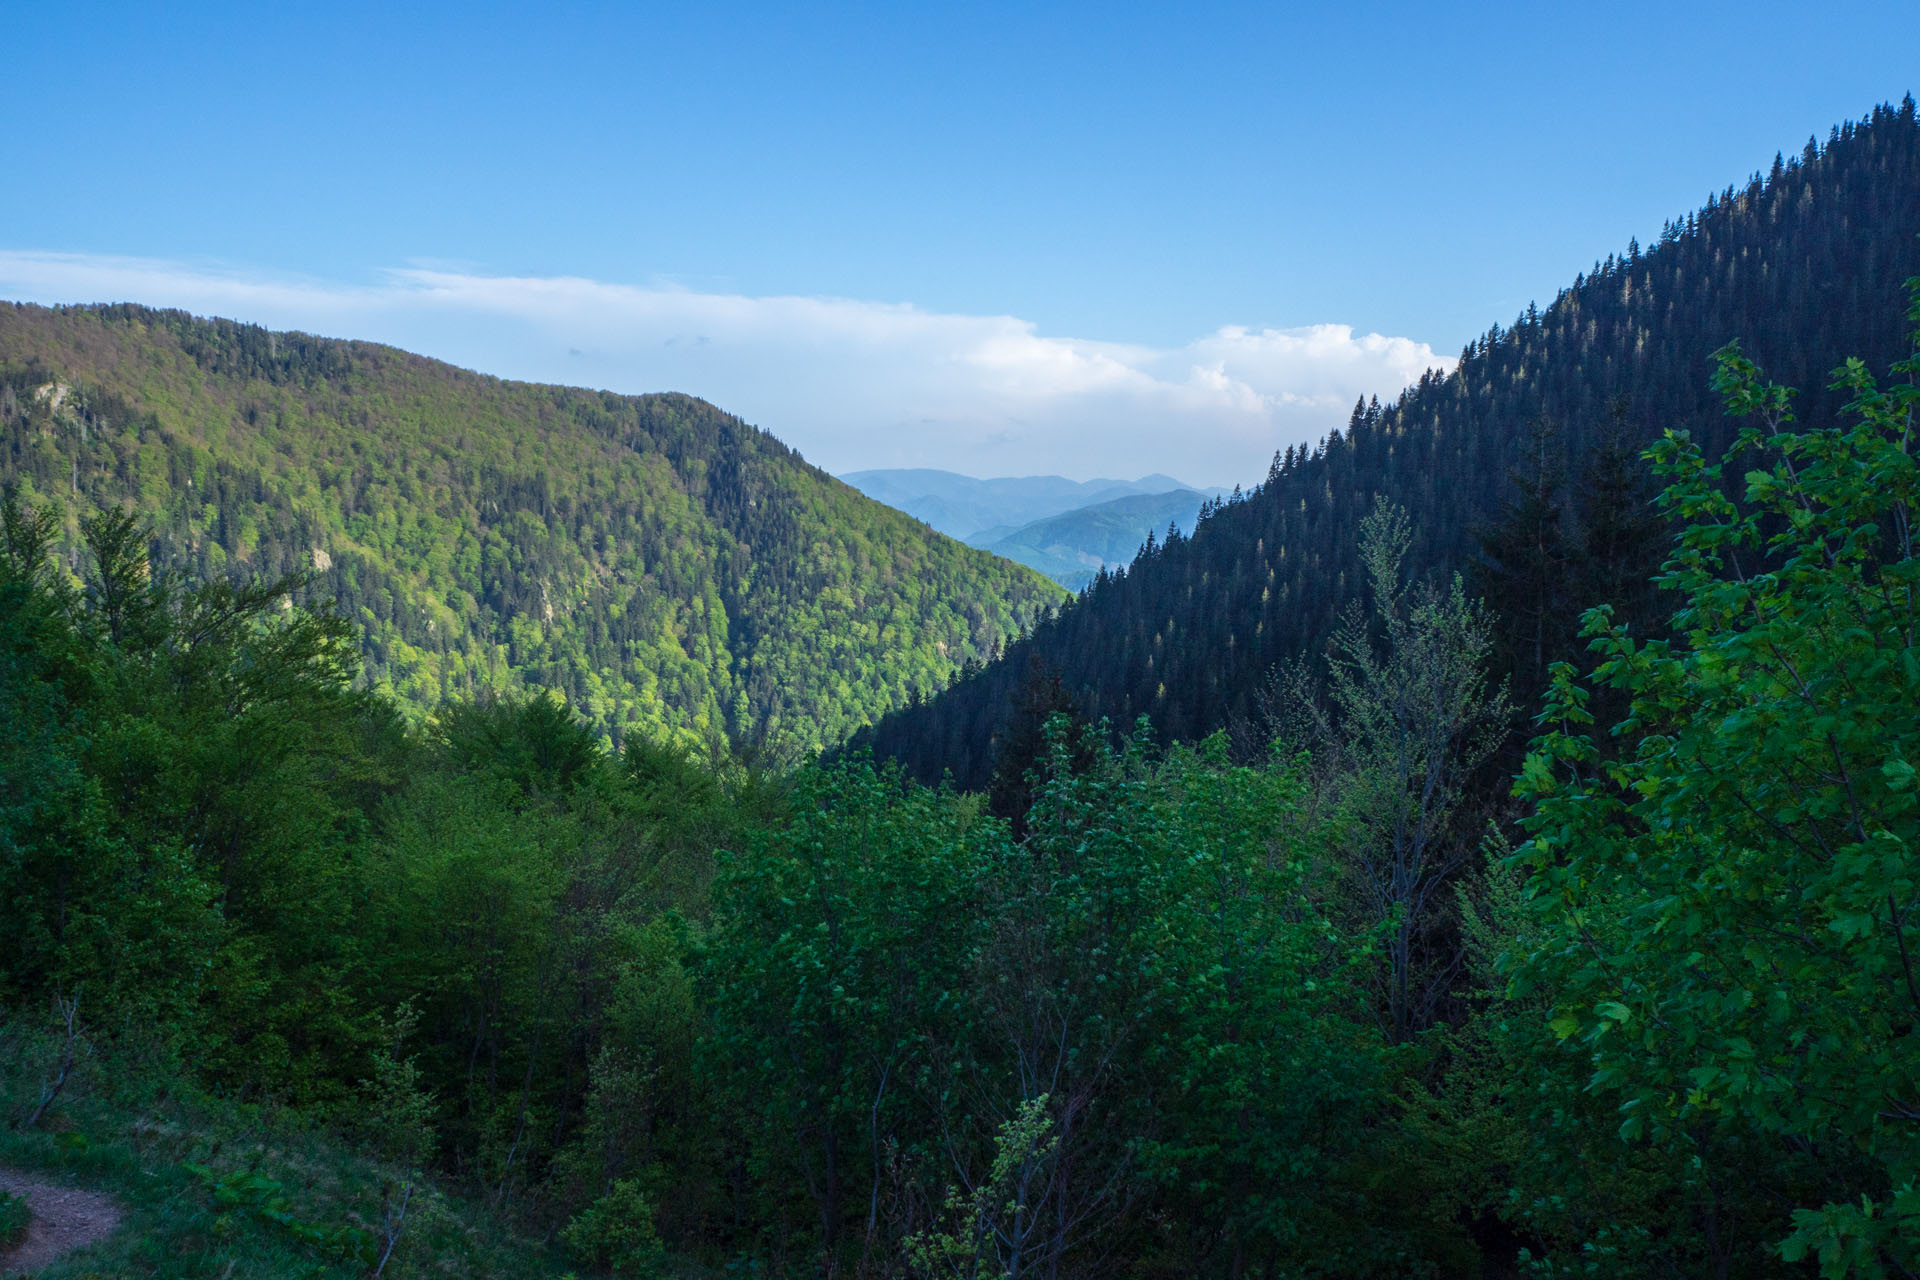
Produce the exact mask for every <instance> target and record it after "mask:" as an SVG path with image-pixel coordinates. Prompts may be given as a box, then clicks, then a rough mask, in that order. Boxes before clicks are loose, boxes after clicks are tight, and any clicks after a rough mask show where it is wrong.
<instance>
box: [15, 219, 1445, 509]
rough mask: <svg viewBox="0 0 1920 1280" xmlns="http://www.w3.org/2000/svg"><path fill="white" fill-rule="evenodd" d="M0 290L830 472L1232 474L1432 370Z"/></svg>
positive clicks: (546, 282)
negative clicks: (466, 372)
mask: <svg viewBox="0 0 1920 1280" xmlns="http://www.w3.org/2000/svg"><path fill="white" fill-rule="evenodd" d="M0 296H6V297H11V298H16V299H19V300H22V301H31V302H46V303H57V302H105V301H131V302H141V303H146V304H149V305H153V306H162V307H181V308H185V309H187V310H189V311H194V312H198V313H201V314H214V315H224V316H230V317H233V318H235V319H241V320H247V321H252V322H255V323H259V324H264V325H268V326H270V327H273V328H286V329H303V330H306V331H309V332H314V333H322V334H327V335H330V336H336V337H353V338H366V339H370V340H373V341H378V342H386V343H391V344H393V345H394V346H398V347H404V348H406V349H408V350H410V351H417V352H420V353H422V354H425V355H430V356H435V357H438V358H440V359H443V360H451V361H453V362H455V363H457V364H461V365H465V366H467V367H469V368H475V369H481V370H485V371H486V372H488V373H495V374H499V375H501V376H503V377H509V378H526V379H533V380H537V381H541V382H563V383H577V384H582V385H588V386H596V387H605V388H609V389H612V390H616V391H628V392H639V391H663V390H673V391H686V392H690V393H692V394H694V395H698V396H702V397H704V398H706V399H708V400H711V401H713V402H714V403H715V404H717V405H720V406H721V407H722V408H724V409H727V410H729V411H731V412H733V413H737V414H739V415H741V416H742V417H744V418H746V419H747V420H748V421H750V422H754V423H756V424H758V425H760V426H763V427H765V428H767V429H768V430H770V431H772V432H773V433H774V434H775V435H777V436H779V437H780V438H781V439H783V440H786V441H787V442H788V443H790V444H792V445H794V446H795V447H796V448H798V449H800V450H801V452H802V453H804V454H805V455H806V456H807V457H808V458H809V459H810V460H812V461H814V462H816V463H818V464H820V465H821V466H824V467H827V468H828V469H829V470H833V471H850V470H856V469H861V468H866V467H893V466H930V467H945V468H949V469H952V470H955V471H963V472H968V473H970V474H974V475H1005V474H1029V473H1040V472H1060V473H1062V474H1065V475H1070V476H1079V477H1087V476H1093V475H1126V476H1132V475H1140V474H1144V473H1146V472H1151V471H1164V472H1167V473H1169V474H1171V475H1176V476H1179V477H1181V478H1183V479H1186V480H1188V481H1190V482H1192V483H1198V484H1211V483H1227V484H1232V483H1234V482H1236V481H1238V482H1243V483H1244V482H1248V481H1252V480H1257V479H1259V478H1260V477H1261V476H1263V475H1264V474H1265V471H1266V465H1267V461H1268V459H1270V458H1271V457H1272V456H1273V453H1274V451H1275V450H1276V449H1280V448H1284V447H1285V446H1286V445H1288V444H1294V443H1299V442H1301V441H1306V440H1317V439H1318V438H1319V437H1321V436H1323V435H1325V434H1326V432H1327V431H1328V430H1329V429H1331V428H1334V427H1337V426H1340V425H1342V424H1344V422H1345V421H1346V415H1347V412H1348V410H1349V409H1350V408H1351V407H1352V405H1353V402H1354V399H1355V398H1356V397H1358V396H1361V395H1379V396H1381V397H1382V398H1383V399H1384V398H1386V397H1388V396H1390V395H1392V394H1394V393H1395V392H1397V391H1398V390H1399V389H1400V388H1401V387H1403V386H1405V385H1406V384H1407V383H1409V382H1412V381H1415V380H1417V379H1418V378H1419V376H1420V374H1421V372H1422V371H1423V370H1426V369H1429V368H1447V367H1449V366H1450V364H1451V362H1450V361H1449V360H1447V359H1445V358H1443V357H1441V356H1439V355H1437V354H1435V353H1434V351H1433V350H1432V349H1431V348H1430V347H1428V346H1427V345H1426V344H1425V343H1422V342H1416V341H1413V340H1412V339H1409V338H1397V337H1386V336H1383V335H1381V334H1374V333H1368V334H1356V333H1354V332H1353V330H1352V328H1351V327H1349V326H1347V325H1340V324H1319V325H1311V326H1308V327H1305V328H1299V329H1257V330H1256V329H1247V328H1243V327H1240V326H1237V325H1228V326H1223V327H1222V328H1220V329H1218V330H1215V331H1214V332H1213V333H1210V334H1206V335H1205V336H1203V337H1199V338H1196V339H1194V340H1193V341H1191V342H1188V343H1185V344H1184V345H1181V346H1178V347H1150V346H1142V345H1133V344H1126V343H1117V342H1100V341H1092V340H1087V339H1079V338H1059V337H1050V336H1046V335H1042V334H1041V333H1039V332H1038V331H1037V330H1036V329H1035V327H1034V326H1033V325H1032V324H1031V323H1029V322H1027V321H1024V320H1020V319H1017V318H1015V317H1013V316H970V315H946V314H940V313H936V312H929V311H924V310H921V309H920V308H918V307H914V306H911V305H907V304H900V303H879V302H864V301H858V300H853V299H845V298H806V297H764V298H757V297H746V296H741V295H737V294H716V293H697V292H693V291H690V290H686V289H679V288H670V287H652V286H647V287H643V286H634V285H622V284H608V283H604V282H601V281H596V280H586V279H580V278H577V277H551V278H548V277H539V278H529V277H510V276H489V275H483V274H479V273H476V272H470V271H462V270H457V269H449V268H446V267H437V266H415V267H408V268H403V269H395V270H390V271H386V272H383V273H381V274H380V276H379V277H378V279H377V280H376V282H375V283H372V284H365V285H352V284H341V283H337V282H330V281H323V280H313V279H303V278H297V277H274V276H269V275H264V274H257V273H249V272H245V271H236V270H233V269H231V268H227V267H223V266H219V265H197V264H191V263H181V262H170V261H162V260H155V259H143V258H125V257H108V256H95V255H85V254H68V253H46V252H28V251H5V250H0Z"/></svg>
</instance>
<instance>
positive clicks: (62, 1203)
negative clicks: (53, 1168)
mask: <svg viewBox="0 0 1920 1280" xmlns="http://www.w3.org/2000/svg"><path fill="white" fill-rule="evenodd" d="M0 1191H5V1192H8V1193H9V1194H11V1195H16V1196H25V1197H26V1198H27V1208H28V1209H29V1210H31V1211H32V1213H33V1219H32V1221H30V1222H29V1223H28V1224H27V1234H26V1237H25V1238H24V1239H22V1240H21V1241H20V1243H19V1244H17V1245H15V1246H13V1248H11V1249H0V1276H9V1277H11V1276H17V1275H20V1274H21V1273H23V1272H24V1273H26V1274H27V1275H32V1274H33V1273H34V1272H36V1271H38V1270H39V1269H40V1268H42V1267H44V1266H46V1265H47V1264H48V1263H49V1262H52V1261H53V1260H54V1259H55V1258H58V1257H59V1256H60V1255H61V1254H64V1253H68V1252H71V1251H72V1250H74V1249H80V1248H84V1247H85V1246H87V1245H90V1244H92V1243H93V1242H94V1241H96V1240H99V1239H102V1238H104V1237H106V1236H107V1235H110V1234H111V1233H112V1232H113V1229H114V1228H115V1227H117V1226H119V1225H120V1219H121V1217H122V1214H121V1210H120V1206H119V1205H117V1204H115V1203H114V1202H113V1200H112V1199H111V1198H110V1197H108V1196H103V1195H101V1194H100V1193H99V1192H97V1191H81V1190H78V1189H77V1188H74V1187H63V1186H60V1185H59V1184H58V1183H53V1182H43V1181H41V1180H40V1179H38V1178H30V1177H28V1176H27V1175H26V1174H23V1173H20V1172H18V1171H16V1170H13V1169H7V1168H0Z"/></svg>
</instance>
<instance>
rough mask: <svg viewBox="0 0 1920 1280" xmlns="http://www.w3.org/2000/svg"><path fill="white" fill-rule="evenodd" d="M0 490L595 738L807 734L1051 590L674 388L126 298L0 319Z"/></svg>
mask: <svg viewBox="0 0 1920 1280" xmlns="http://www.w3.org/2000/svg"><path fill="white" fill-rule="evenodd" d="M0 480H5V481H7V482H10V483H16V484H18V486H19V487H20V488H21V490H22V492H23V495H24V496H25V497H26V498H27V499H28V500H29V501H30V502H46V501H52V502H54V503H56V504H59V505H60V506H62V507H63V508H64V509H65V510H66V511H67V514H68V517H69V528H73V527H74V524H73V521H74V520H75V519H77V516H78V515H79V514H80V513H82V512H83V511H84V510H86V509H88V508H91V507H95V506H99V505H105V504H120V503H131V504H133V505H134V506H135V507H136V508H138V509H139V510H141V511H142V512H144V513H146V514H147V515H148V516H149V517H150V518H151V520H152V522H153V525H154V532H155V538H156V546H155V554H156V562H157V563H158V564H159V565H161V566H163V567H164V568H166V569H168V570H172V571H178V572H182V573H185V574H188V575H190V576H194V577H200V578H216V577H221V576H224V575H229V574H235V573H248V574H255V575H257V574H261V573H269V574H277V573H283V572H287V571H291V570H299V569H308V568H311V569H313V570H314V571H315V576H314V580H313V582H312V585H311V586H310V587H309V588H308V589H307V590H306V591H305V592H303V593H302V594H300V595H299V596H297V597H296V598H297V599H298V600H300V601H302V602H306V601H311V600H315V599H334V600H337V601H338V603H339V605H340V607H341V609H342V611H343V612H344V613H345V614H346V615H347V616H348V618H349V619H350V620H352V621H353V622H355V623H356V624H358V626H359V628H360V629H361V630H362V632H363V634H364V635H365V637H366V658H367V669H368V672H369V675H370V678H371V679H372V680H373V681H374V682H376V683H378V684H381V685H384V686H387V687H390V688H391V689H392V690H393V691H394V692H395V693H396V694H398V695H399V697H400V698H401V699H402V701H403V702H404V703H406V704H409V705H411V706H413V707H416V708H419V707H426V706H431V705H433V704H435V703H437V702H438V701H439V700H440V699H442V698H443V697H446V696H448V695H455V694H462V693H467V692H471V691H474V690H477V689H481V688H512V687H518V686H522V685H537V686H540V687H544V688H548V689H553V690H557V691H559V692H561V693H563V694H565V695H566V696H567V697H568V699H569V700H570V701H571V702H572V703H573V705H574V706H576V707H578V708H580V709H581V710H582V711H584V712H586V713H588V714H590V715H591V716H592V717H593V718H594V719H595V720H596V721H598V722H599V723H600V724H601V725H602V726H603V727H605V728H608V729H610V730H612V731H613V732H614V733H615V734H616V735H618V734H619V733H620V732H621V731H622V730H623V729H625V728H627V727H629V726H639V727H643V728H645V729H647V730H649V731H653V732H660V731H668V732H677V733H682V734H686V735H691V736H706V735H708V734H710V733H716V732H718V733H726V734H730V735H733V736H736V737H743V738H749V739H751V738H756V737H760V736H764V735H767V734H769V733H771V734H773V735H775V736H779V737H783V738H785V739H787V740H789V741H795V742H799V743H802V744H813V743H821V742H831V741H833V740H835V739H836V738H838V737H840V736H843V735H844V734H845V733H847V732H848V731H849V730H851V729H853V728H854V727H856V726H858V725H860V724H862V723H864V722H865V721H867V720H868V719H869V718H871V717H872V716H874V715H877V714H879V713H881V712H883V711H885V710H887V709H888V708H889V707H891V706H895V705H898V704H900V703H902V702H904V701H905V700H906V698H907V696H908V694H909V693H910V692H912V691H916V690H924V689H928V688H934V687H937V686H938V685H940V684H941V683H943V682H944V681H945V680H946V679H947V678H948V675H949V673H950V672H951V671H952V670H953V669H954V667H955V666H956V665H957V664H959V663H961V662H963V661H965V660H967V659H968V658H972V657H978V656H981V655H984V654H986V653H987V652H989V651H990V650H991V649H992V648H993V647H994V646H996V645H997V644H999V643H1000V642H1001V639H1002V637H1004V636H1007V635H1008V634H1010V633H1012V632H1014V631H1016V630H1017V629H1018V628H1019V626H1020V625H1021V623H1022V622H1023V621H1024V620H1025V619H1026V618H1027V617H1028V616H1029V615H1030V614H1031V613H1032V612H1033V611H1034V610H1036V609H1037V608H1038V607H1040V606H1041V605H1042V604H1043V603H1044V602H1047V601H1050V600H1052V599H1054V598H1055V597H1056V595H1057V594H1058V589H1057V588H1055V587H1054V586H1053V585H1052V584H1051V583H1048V582H1046V581H1045V580H1043V579H1042V578H1040V576H1039V575H1037V574H1034V573H1031V572H1030V571H1028V570H1026V569H1023V568H1020V567H1018V566H1015V565H1011V564H1008V563H1006V562H1005V561H1000V560H996V559H995V558H993V557H992V556H990V555H988V554H986V553H984V552H981V551H976V550H973V549H971V548H968V547H965V546H962V545H960V544H959V543H956V542H953V541H951V540H949V539H947V538H944V537H941V536H939V535H937V534H934V533H931V532H930V531H929V530H927V529H926V528H925V527H924V526H923V525H921V524H919V523H918V522H916V521H914V520H912V519H910V518H908V517H906V516H904V515H902V514H900V513H899V512H896V511H892V510H889V509H888V508H886V507H883V506H881V505H880V504H878V503H875V502H872V501H869V500H867V499H865V498H863V497H861V496H860V495H859V494H858V493H856V492H855V491H853V490H852V489H850V488H848V487H847V486H846V485H843V484H841V483H840V482H839V481H837V480H834V479H833V478H832V477H830V476H828V475H826V474H825V473H824V472H821V471H819V470H818V469H816V468H814V467H811V466H808V465H807V464H806V463H805V462H803V461H802V459H801V458H800V457H799V455H797V454H796V453H794V452H793V451H792V450H790V449H788V448H787V447H785V446H784V445H782V444H780V443H779V442H778V441H777V440H775V439H774V438H773V437H772V436H770V435H768V434H767V433H765V432H763V431H760V430H757V429H756V428H753V427H751V426H749V425H747V424H746V423H744V422H741V421H740V420H739V419H738V418H735V417H732V416H731V415H728V414H725V413H722V412H721V411H719V410H718V409H716V408H714V407H713V406H711V405H709V404H706V403H704V402H702V401H699V400H695V399H692V398H690V397H687V396H680V395H652V396H621V395H614V394H611V393H598V392H592V391H585V390H578V389H572V388H564V387H551V386H534V385H528V384H524V383H513V382H506V381H502V380H499V379H495V378H489V377H484V376H480V375H477V374H473V373H468V372H465V371H462V370H459V369H455V368H453V367H451V366H449V365H445V364H441V363H438V362H436V361H432V360H427V359H424V358H421V357H417V356H413V355H409V354H407V353H405V352H401V351H396V350H393V349H391V348H386V347H381V346H376V345H373V344H368V343H359V342H341V341H332V340H327V339H320V338H314V337H310V336H307V335H304V334H279V333H270V332H268V331H266V330H264V329H260V328H256V327H252V326H246V325H240V324H234V323H231V322H228V321H223V320H201V319H196V318H193V317H190V316H187V315H185V314H183V313H179V312H162V311H153V310H148V309H145V308H141V307H133V306H104V307H75V308H59V309H46V308H41V307H33V306H21V305H13V306H0Z"/></svg>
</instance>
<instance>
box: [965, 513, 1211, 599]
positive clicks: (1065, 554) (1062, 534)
mask: <svg viewBox="0 0 1920 1280" xmlns="http://www.w3.org/2000/svg"><path fill="white" fill-rule="evenodd" d="M1211 496H1213V495H1211V494H1208V493H1203V492H1201V491H1199V490H1197V489H1174V490H1171V491H1169V492H1167V493H1131V494H1128V495H1127V496H1125V497H1123V498H1113V499H1110V500H1108V501H1106V502H1096V503H1094V504H1093V505H1092V506H1088V507H1079V508H1076V509H1075V510H1072V511H1063V512H1061V513H1060V514H1059V515H1055V516H1048V517H1047V518H1046V519H1044V520H1035V521H1034V522H1033V523H1031V524H1027V525H1022V526H1021V527H1020V528H1018V529H1013V530H1008V529H1005V528H1004V527H1002V528H995V529H986V530H983V531H981V532H980V533H976V534H974V535H973V536H972V537H970V538H968V539H966V541H967V542H969V543H971V544H972V545H973V546H976V547H984V548H985V549H986V550H988V551H991V552H993V553H994V554H995V555H999V556H1005V557H1006V558H1007V559H1009V560H1013V561H1017V562H1018V563H1020V564H1024V565H1027V566H1028V567H1029V568H1034V569H1038V570H1039V571H1040V572H1042V573H1044V574H1046V575H1047V576H1048V577H1049V578H1052V579H1053V580H1054V581H1055V582H1057V583H1059V584H1060V585H1061V586H1063V587H1066V588H1067V589H1069V590H1071V591H1078V590H1079V589H1080V588H1081V587H1084V586H1086V585H1087V583H1089V582H1091V581H1093V578H1094V575H1095V574H1097V573H1099V572H1100V570H1101V569H1102V568H1103V567H1104V568H1112V567H1114V566H1117V565H1123V564H1131V563H1132V562H1133V558H1134V556H1135V555H1136V554H1137V553H1138V552H1139V550H1140V548H1141V547H1142V546H1143V545H1144V544H1145V543H1146V541H1147V537H1148V535H1149V534H1158V533H1163V532H1165V530H1166V529H1167V527H1168V526H1169V525H1177V526H1178V527H1179V528H1180V530H1181V532H1183V533H1191V532H1192V531H1193V527H1194V524H1195V522H1196V520H1197V519H1198V517H1199V515H1200V504H1201V503H1203V502H1205V501H1206V500H1207V499H1208V498H1209V497H1211Z"/></svg>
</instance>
